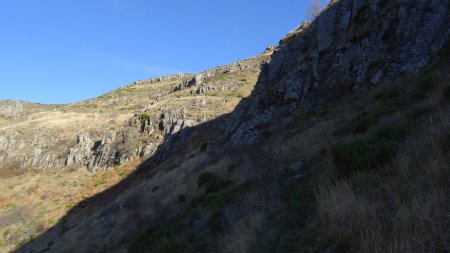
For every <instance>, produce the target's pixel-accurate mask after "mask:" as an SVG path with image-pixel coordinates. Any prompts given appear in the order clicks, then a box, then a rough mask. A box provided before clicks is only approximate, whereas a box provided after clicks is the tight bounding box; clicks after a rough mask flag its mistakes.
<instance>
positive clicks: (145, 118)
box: [139, 112, 150, 123]
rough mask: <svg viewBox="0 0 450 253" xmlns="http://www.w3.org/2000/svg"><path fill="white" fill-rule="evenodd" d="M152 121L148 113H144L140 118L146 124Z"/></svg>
mask: <svg viewBox="0 0 450 253" xmlns="http://www.w3.org/2000/svg"><path fill="white" fill-rule="evenodd" d="M149 119H150V115H149V114H148V112H143V113H141V115H140V116H139V120H140V121H141V122H142V123H144V122H147V121H148V120H149Z"/></svg>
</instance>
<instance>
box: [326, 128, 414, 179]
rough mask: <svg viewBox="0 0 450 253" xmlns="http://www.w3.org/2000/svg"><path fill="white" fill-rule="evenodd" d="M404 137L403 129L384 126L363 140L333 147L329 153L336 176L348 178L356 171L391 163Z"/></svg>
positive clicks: (404, 131)
mask: <svg viewBox="0 0 450 253" xmlns="http://www.w3.org/2000/svg"><path fill="white" fill-rule="evenodd" d="M405 136H406V130H405V129H404V128H403V127H400V126H384V127H380V128H378V129H377V130H375V131H373V132H372V133H371V134H369V135H367V136H365V137H363V138H360V139H357V140H353V141H349V142H345V143H340V144H337V145H335V146H333V147H332V148H331V150H330V153H331V156H332V157H333V160H334V163H335V166H336V170H337V174H338V175H340V176H350V175H352V174H353V173H354V172H356V171H363V170H368V169H375V168H377V167H378V166H380V165H383V164H385V163H386V162H388V161H391V160H392V159H393V158H394V157H395V155H396V153H397V150H398V147H399V143H400V141H401V140H402V139H403V138H405Z"/></svg>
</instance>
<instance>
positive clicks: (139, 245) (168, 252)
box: [129, 220, 185, 253]
mask: <svg viewBox="0 0 450 253" xmlns="http://www.w3.org/2000/svg"><path fill="white" fill-rule="evenodd" d="M180 230H181V227H180V224H179V223H178V221H177V220H173V221H171V222H168V223H164V225H158V226H156V227H154V228H152V229H150V230H148V231H147V232H145V233H144V234H143V235H141V236H140V237H139V238H138V239H137V240H135V241H134V242H133V243H132V244H131V246H130V249H129V252H155V253H178V252H183V249H184V248H185V247H184V246H183V245H181V244H180V243H179V242H177V241H176V240H175V239H174V238H173V236H174V235H176V234H178V233H179V232H180Z"/></svg>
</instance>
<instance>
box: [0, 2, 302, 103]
mask: <svg viewBox="0 0 450 253" xmlns="http://www.w3.org/2000/svg"><path fill="white" fill-rule="evenodd" d="M308 4H309V1H308V0H268V1H257V0H248V1H246V0H227V1H212V0H178V1H171V0H39V1H37V0H8V1H6V0H5V1H1V2H0V99H17V100H24V101H31V102H39V103H68V102H75V101H81V100H84V99H87V98H91V97H95V96H98V95H100V94H103V93H105V92H107V91H110V90H113V89H116V88H118V87H120V86H123V85H126V84H128V83H130V82H133V81H135V80H140V79H146V78H149V77H155V76H160V75H166V74H171V73H177V72H188V73H196V72H199V71H202V70H205V69H208V68H211V67H215V66H219V65H223V64H227V63H231V62H233V61H236V60H238V59H243V58H247V57H250V56H254V55H256V54H258V53H260V52H262V51H263V50H264V49H265V47H266V46H267V45H269V44H277V43H278V41H279V39H280V38H281V37H282V36H283V35H285V34H286V33H287V32H289V31H290V30H291V29H293V28H295V27H296V26H298V25H299V24H300V23H301V21H303V20H304V19H305V9H306V8H307V5H308Z"/></svg>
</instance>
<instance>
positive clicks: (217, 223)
mask: <svg viewBox="0 0 450 253" xmlns="http://www.w3.org/2000/svg"><path fill="white" fill-rule="evenodd" d="M207 224H208V228H209V230H210V231H211V232H213V233H219V232H221V231H222V230H223V229H222V212H220V211H216V212H214V213H212V214H211V215H210V216H209V218H208V221H207Z"/></svg>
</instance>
